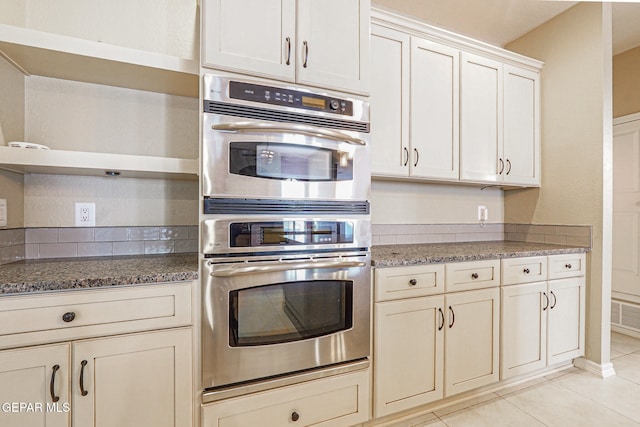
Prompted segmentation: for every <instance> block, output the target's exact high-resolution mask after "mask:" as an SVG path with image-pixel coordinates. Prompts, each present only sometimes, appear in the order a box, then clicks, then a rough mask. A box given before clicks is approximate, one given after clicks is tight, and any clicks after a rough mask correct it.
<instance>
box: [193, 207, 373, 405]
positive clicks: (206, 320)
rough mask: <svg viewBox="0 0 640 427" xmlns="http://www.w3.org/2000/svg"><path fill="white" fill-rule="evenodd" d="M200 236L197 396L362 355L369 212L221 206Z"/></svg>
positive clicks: (366, 340)
mask: <svg viewBox="0 0 640 427" xmlns="http://www.w3.org/2000/svg"><path fill="white" fill-rule="evenodd" d="M202 245H203V248H202V250H203V253H204V258H203V261H202V262H203V265H202V269H201V271H202V272H203V280H202V284H203V308H202V346H203V357H202V360H203V362H202V363H203V369H202V370H203V386H204V389H205V395H204V400H205V401H211V400H215V399H217V398H220V396H225V397H226V396H228V394H225V393H227V392H228V391H229V390H232V391H234V392H235V393H238V391H237V390H242V389H243V387H249V388H250V389H251V388H252V387H258V388H268V387H270V386H274V385H273V384H278V381H289V380H291V379H293V381H300V380H301V378H306V376H307V375H309V374H310V373H313V372H315V371H318V372H321V371H322V372H324V371H326V370H327V369H334V370H344V369H362V367H363V364H365V365H366V364H368V361H367V358H368V356H369V347H370V303H371V296H370V295H371V273H370V253H369V251H368V248H369V245H370V223H369V219H368V217H366V216H364V217H363V216H358V215H353V216H343V217H338V218H335V217H326V216H321V215H319V216H314V217H298V216H295V217H293V216H292V217H285V218H282V217H276V216H269V215H259V216H253V217H241V216H240V217H238V216H227V217H224V216H219V217H216V218H210V219H206V220H204V222H203V227H202ZM274 381H275V383H274ZM244 392H246V390H245V391H243V393H244Z"/></svg>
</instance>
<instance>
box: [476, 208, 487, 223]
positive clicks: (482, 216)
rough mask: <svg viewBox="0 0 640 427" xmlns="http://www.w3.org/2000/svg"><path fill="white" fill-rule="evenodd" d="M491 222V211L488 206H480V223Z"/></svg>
mask: <svg viewBox="0 0 640 427" xmlns="http://www.w3.org/2000/svg"><path fill="white" fill-rule="evenodd" d="M488 220H489V209H487V207H486V206H482V205H481V206H478V221H488Z"/></svg>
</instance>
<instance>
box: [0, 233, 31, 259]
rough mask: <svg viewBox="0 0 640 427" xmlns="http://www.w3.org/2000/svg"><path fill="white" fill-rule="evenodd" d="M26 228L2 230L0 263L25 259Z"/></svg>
mask: <svg viewBox="0 0 640 427" xmlns="http://www.w3.org/2000/svg"><path fill="white" fill-rule="evenodd" d="M24 231H25V230H24V228H9V229H4V230H0V264H8V263H10V262H14V261H20V260H23V259H24V235H25V232H24Z"/></svg>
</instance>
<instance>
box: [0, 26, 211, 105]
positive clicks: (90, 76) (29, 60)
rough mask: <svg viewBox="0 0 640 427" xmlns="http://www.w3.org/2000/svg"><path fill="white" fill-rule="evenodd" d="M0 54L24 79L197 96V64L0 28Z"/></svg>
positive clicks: (25, 30)
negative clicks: (47, 78) (36, 77)
mask: <svg viewBox="0 0 640 427" xmlns="http://www.w3.org/2000/svg"><path fill="white" fill-rule="evenodd" d="M0 54H1V55H2V56H3V57H5V58H6V59H7V60H8V61H9V62H11V63H12V64H14V65H15V66H16V68H18V69H20V70H21V71H23V72H24V73H25V74H27V75H30V74H34V75H39V76H45V77H54V78H60V79H66V80H75V81H81V82H88V83H98V84H103V85H109V86H118V87H125V88H130V89H138V90H146V91H151V92H161V93H168V94H172V95H180V96H190V97H197V96H198V87H199V83H198V74H199V63H198V60H196V59H184V58H178V57H175V56H170V55H163V54H159V53H153V52H148V51H143V50H137V49H131V48H127V47H121V46H115V45H111V44H106V43H100V42H95V41H90V40H84V39H78V38H74V37H67V36H61V35H58V34H54V33H47V32H43V31H37V30H32V29H28V28H22V27H15V26H12V25H5V24H0Z"/></svg>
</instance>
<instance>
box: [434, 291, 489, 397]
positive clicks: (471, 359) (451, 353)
mask: <svg viewBox="0 0 640 427" xmlns="http://www.w3.org/2000/svg"><path fill="white" fill-rule="evenodd" d="M445 302H446V304H445V305H446V307H447V325H446V327H445V329H446V333H445V347H444V349H445V350H444V353H445V355H444V357H445V363H444V365H445V372H444V378H445V383H444V395H445V396H452V395H454V394H457V393H461V392H463V391H467V390H471V389H474V388H477V387H480V386H483V385H486V384H491V383H493V382H497V381H498V378H499V372H498V369H499V363H498V361H499V359H498V358H499V345H500V341H499V334H500V290H499V289H498V288H492V289H483V290H479V291H467V292H459V293H453V294H447V296H446V299H445Z"/></svg>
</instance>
